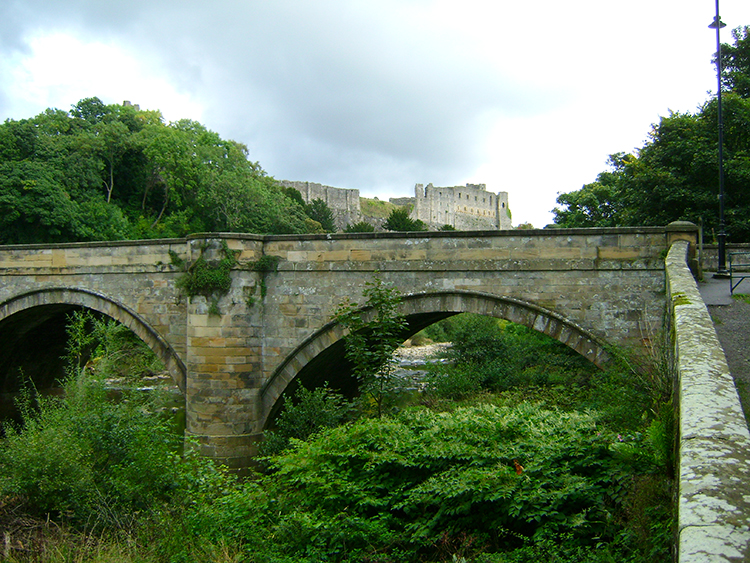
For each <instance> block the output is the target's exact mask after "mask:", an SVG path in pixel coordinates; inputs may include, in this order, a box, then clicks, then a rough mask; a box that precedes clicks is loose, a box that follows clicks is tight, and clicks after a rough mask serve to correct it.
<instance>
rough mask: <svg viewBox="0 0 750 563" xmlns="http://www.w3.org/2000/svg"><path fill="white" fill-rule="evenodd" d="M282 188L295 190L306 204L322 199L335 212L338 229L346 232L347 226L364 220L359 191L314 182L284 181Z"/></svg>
mask: <svg viewBox="0 0 750 563" xmlns="http://www.w3.org/2000/svg"><path fill="white" fill-rule="evenodd" d="M279 183H280V184H281V185H282V186H286V187H290V188H294V189H295V190H297V191H298V192H299V193H300V194H302V199H303V200H305V203H310V202H311V201H312V200H314V199H322V200H323V201H325V202H326V205H328V207H330V208H331V211H333V217H334V223H335V224H336V228H337V229H339V230H344V228H346V226H347V225H350V224H352V223H356V222H357V221H359V220H360V219H361V218H362V213H361V210H360V206H359V190H354V189H349V188H334V187H331V186H324V185H322V184H316V183H314V182H290V181H288V180H282V181H281V182H279Z"/></svg>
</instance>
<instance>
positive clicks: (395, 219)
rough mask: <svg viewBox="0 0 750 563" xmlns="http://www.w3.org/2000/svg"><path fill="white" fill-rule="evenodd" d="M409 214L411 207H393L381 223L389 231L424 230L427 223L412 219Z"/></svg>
mask: <svg viewBox="0 0 750 563" xmlns="http://www.w3.org/2000/svg"><path fill="white" fill-rule="evenodd" d="M410 214H411V209H409V208H408V207H402V208H400V209H393V210H392V211H391V214H390V215H388V218H387V219H386V220H385V223H383V228H385V229H387V230H389V231H426V230H427V225H425V224H424V222H423V221H421V220H420V219H412V218H411V217H410V216H409V215H410Z"/></svg>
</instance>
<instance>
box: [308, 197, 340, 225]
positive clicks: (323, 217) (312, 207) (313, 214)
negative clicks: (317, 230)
mask: <svg viewBox="0 0 750 563" xmlns="http://www.w3.org/2000/svg"><path fill="white" fill-rule="evenodd" d="M305 213H306V214H307V216H308V217H310V219H312V220H313V221H317V222H318V223H320V226H321V227H322V228H323V230H324V231H325V232H327V233H335V232H336V224H335V223H334V221H333V211H331V208H330V207H328V204H327V203H326V202H325V201H323V200H322V199H319V198H317V199H314V200H312V201H311V202H310V203H308V204H307V205H305Z"/></svg>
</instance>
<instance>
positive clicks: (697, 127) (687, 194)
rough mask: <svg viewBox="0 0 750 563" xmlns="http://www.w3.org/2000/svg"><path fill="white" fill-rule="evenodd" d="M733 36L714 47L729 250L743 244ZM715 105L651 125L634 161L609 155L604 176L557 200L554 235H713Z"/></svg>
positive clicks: (745, 40) (745, 92) (742, 106)
mask: <svg viewBox="0 0 750 563" xmlns="http://www.w3.org/2000/svg"><path fill="white" fill-rule="evenodd" d="M748 29H749V28H748V27H745V28H741V29H737V30H735V32H734V37H735V45H734V46H729V45H724V46H723V47H722V49H723V53H722V59H723V60H724V72H725V74H724V84H725V87H726V88H729V91H726V92H724V93H723V94H722V101H723V121H724V145H723V146H724V194H725V200H724V204H725V205H724V207H725V219H726V223H727V231H728V233H729V235H730V237H731V240H733V241H734V242H747V241H750V198H748V197H747V194H748V189H749V187H750V89H749V88H750V36H749V35H748ZM717 108H718V104H717V101H716V99H711V100H709V101H708V102H706V103H705V104H704V105H703V106H702V107H701V108H699V109H698V111H696V112H695V113H670V115H669V116H667V117H662V118H661V120H660V121H659V123H657V124H655V125H653V127H652V130H651V132H650V134H649V138H648V140H647V141H646V143H645V145H644V146H643V147H641V148H640V149H639V150H638V151H637V152H636V154H624V153H617V154H613V155H611V156H610V158H609V165H610V169H609V170H608V171H605V172H602V173H600V174H599V175H598V176H597V178H596V181H594V182H592V183H590V184H586V185H584V186H583V187H582V188H581V189H580V190H578V191H574V192H570V193H562V194H560V195H559V196H558V198H557V203H558V204H559V205H560V207H557V208H555V209H554V210H553V213H554V214H555V224H556V225H557V226H559V227H613V226H636V225H666V224H668V223H670V222H672V221H677V220H687V221H693V222H694V223H698V224H702V225H703V226H704V232H705V233H706V234H707V236H711V234H712V233H716V232H718V224H719V202H718V193H719V174H718V168H719V158H718V142H717V140H718V115H717Z"/></svg>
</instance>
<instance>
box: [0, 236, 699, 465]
mask: <svg viewBox="0 0 750 563" xmlns="http://www.w3.org/2000/svg"><path fill="white" fill-rule="evenodd" d="M696 236H697V228H696V227H695V226H694V225H691V224H684V223H676V224H672V225H670V226H668V227H666V228H664V227H644V228H616V229H557V230H528V231H489V232H430V233H366V234H335V235H306V236H258V235H241V234H223V233H221V234H210V235H207V234H201V235H194V236H190V237H188V238H186V239H169V240H151V241H126V242H107V243H86V244H84V243H71V244H58V245H48V246H42V245H23V246H6V247H0V280H1V283H0V378H3V377H5V378H7V377H9V373H10V372H11V371H12V370H13V369H17V366H19V365H21V366H23V365H25V364H29V365H31V363H33V364H34V365H35V366H37V367H38V366H39V365H42V366H44V365H47V364H48V365H49V366H53V364H54V363H55V360H56V358H58V357H59V356H60V355H61V348H60V343H61V342H62V339H63V336H64V331H63V330H64V329H63V327H64V319H65V315H66V314H67V313H68V312H70V311H71V310H73V309H76V308H88V309H91V310H94V311H98V312H99V313H102V314H105V315H108V316H109V317H112V318H114V319H116V320H118V321H120V322H122V323H123V324H125V325H126V326H128V327H130V328H131V329H132V330H133V331H134V332H135V333H136V334H138V335H139V336H140V337H141V338H142V339H143V340H144V341H145V342H146V343H147V344H148V345H149V346H150V347H151V348H152V349H153V350H154V351H155V352H156V353H157V355H158V356H159V357H160V358H161V359H162V360H163V361H164V363H165V365H166V366H167V369H168V370H169V373H170V374H171V375H172V377H173V378H174V380H175V382H176V384H177V385H178V386H179V388H180V389H181V390H182V391H183V393H184V394H185V404H186V413H187V414H186V419H187V420H186V433H187V434H188V435H192V436H194V437H195V438H196V439H197V440H198V442H199V443H200V444H201V448H202V451H203V453H205V454H206V455H209V456H211V457H213V458H215V459H218V460H220V461H222V462H224V463H226V464H227V465H229V466H230V467H235V468H241V467H245V466H247V465H248V463H249V461H250V458H251V456H252V454H253V453H254V452H255V449H256V443H257V441H258V440H259V439H260V437H261V435H262V431H263V429H264V427H265V426H266V424H267V423H268V422H269V420H270V418H271V416H272V414H273V412H274V409H275V408H276V407H277V405H278V404H279V401H280V398H281V397H282V394H283V393H284V391H285V390H286V389H287V388H288V387H289V386H290V385H295V384H296V383H297V382H298V381H300V380H302V381H305V380H308V381H310V382H313V383H314V382H315V381H323V380H328V381H330V382H331V384H332V385H334V386H336V385H339V386H341V387H342V388H343V387H344V386H345V378H342V377H341V374H342V373H344V372H345V371H346V369H347V366H346V364H345V362H344V361H343V347H342V337H343V336H344V333H343V331H342V329H341V327H339V326H337V325H335V324H334V323H332V322H331V321H330V319H331V316H332V313H333V312H334V310H335V309H336V307H337V305H338V304H339V303H341V302H342V301H343V300H344V299H346V298H347V297H348V298H351V299H352V300H353V301H355V302H361V295H362V290H363V289H364V287H365V283H366V282H368V281H371V280H373V278H374V276H375V275H376V273H377V275H378V276H379V277H380V278H381V279H382V280H384V281H385V282H386V283H390V284H393V285H395V286H396V287H397V288H398V289H399V291H400V292H401V293H402V295H403V296H404V299H403V302H402V308H403V312H404V313H405V314H406V316H407V319H408V320H409V333H408V334H404V338H406V337H408V336H409V335H410V334H413V333H416V332H417V331H419V330H420V329H422V328H424V327H425V326H428V325H429V324H431V323H433V322H435V321H437V320H440V319H442V318H445V317H448V316H451V315H454V314H458V313H462V312H474V313H480V314H485V315H491V316H495V317H501V318H504V319H508V320H510V321H513V322H517V323H521V324H524V325H526V326H529V327H532V328H534V329H536V330H538V331H541V332H543V333H545V334H548V335H550V336H551V337H553V338H556V339H558V340H560V341H562V342H564V343H565V344H567V345H568V346H570V347H571V348H573V349H575V350H576V351H578V352H579V353H580V354H582V355H583V356H585V357H586V358H588V359H589V360H591V361H592V362H594V363H596V364H603V363H605V362H606V361H607V357H608V351H607V350H608V347H609V346H616V347H625V348H636V349H637V348H638V347H640V346H642V343H643V341H644V340H645V339H648V338H650V336H651V335H653V334H654V333H655V332H656V331H658V330H659V329H660V328H661V323H662V322H663V318H664V312H665V303H666V299H665V269H664V258H665V256H666V254H667V250H668V249H669V247H670V246H671V244H672V242H673V241H675V240H680V239H682V240H688V241H690V242H695V240H696ZM225 249H229V250H231V251H232V252H233V254H234V255H236V257H237V260H238V262H237V263H236V264H235V265H234V266H233V267H232V269H231V272H230V276H231V287H230V289H229V291H228V293H226V294H225V295H223V296H221V297H220V298H219V299H218V300H213V302H211V300H207V299H206V298H205V297H193V298H192V299H188V298H187V297H186V296H184V295H182V294H181V291H180V289H179V287H178V283H177V282H178V280H179V279H180V278H181V277H182V276H184V275H185V274H184V267H185V266H184V264H194V263H195V261H196V260H198V259H199V258H200V257H203V258H204V259H206V260H208V261H212V260H220V259H221V258H222V257H223V254H225V252H226V251H225ZM264 257H265V258H264ZM270 257H277V258H270ZM264 263H266V264H269V263H270V264H274V263H275V264H276V269H275V271H274V269H269V268H266V269H265V271H263V270H264V269H263V268H259V267H258V265H259V264H264ZM45 358H47V359H48V360H49V361H48V362H47V364H45V361H44V359H45ZM32 360H33V361H32ZM50 369H52V368H51V367H50ZM2 381H3V380H2V379H0V384H2Z"/></svg>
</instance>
